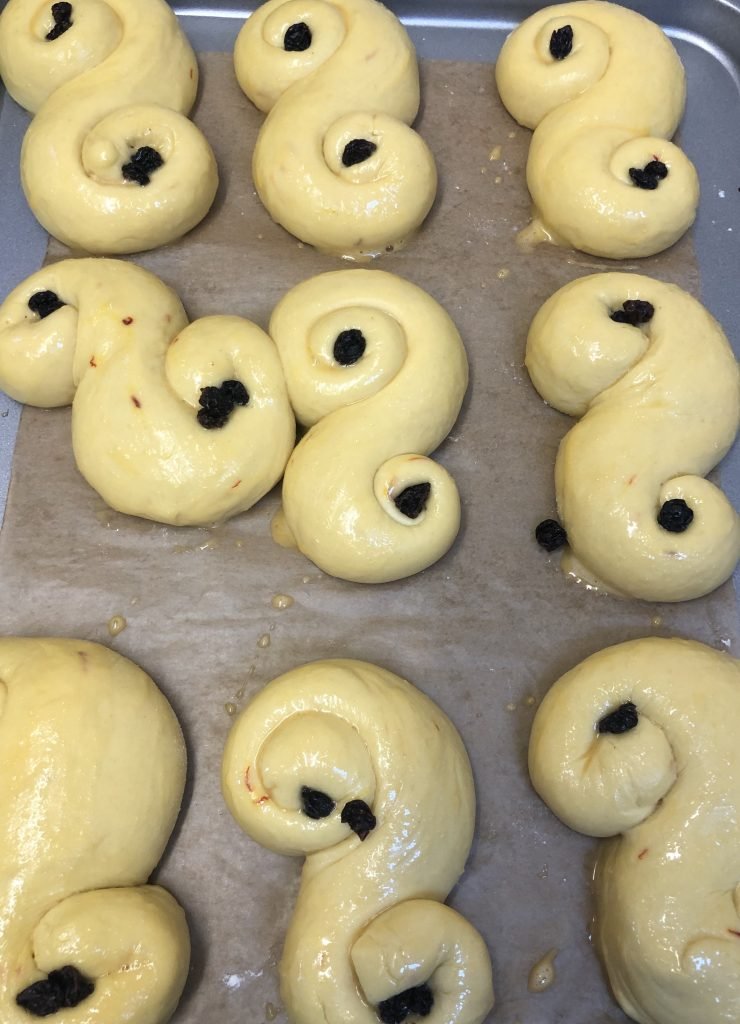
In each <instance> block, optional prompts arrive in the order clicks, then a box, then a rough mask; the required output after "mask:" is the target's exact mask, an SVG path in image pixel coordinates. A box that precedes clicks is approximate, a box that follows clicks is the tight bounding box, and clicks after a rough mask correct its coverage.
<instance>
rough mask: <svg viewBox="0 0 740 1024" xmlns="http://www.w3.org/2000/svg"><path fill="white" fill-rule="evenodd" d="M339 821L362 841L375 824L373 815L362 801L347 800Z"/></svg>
mask: <svg viewBox="0 0 740 1024" xmlns="http://www.w3.org/2000/svg"><path fill="white" fill-rule="evenodd" d="M341 821H342V824H343V825H349V827H350V828H351V829H352V831H353V832H354V833H355V834H356V835H358V836H359V838H360V839H361V840H363V841H364V840H365V839H367V837H368V836H369V835H370V833H371V832H372V830H373V829H374V828H375V826H376V824H377V821H376V819H375V815H374V814H373V812H372V811H371V810H370V808H369V807H368V806H367V804H366V803H365V801H364V800H349V801H348V802H347V803H346V804H345V805H344V807H343V808H342V814H341Z"/></svg>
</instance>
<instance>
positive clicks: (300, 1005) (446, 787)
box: [222, 660, 493, 1024]
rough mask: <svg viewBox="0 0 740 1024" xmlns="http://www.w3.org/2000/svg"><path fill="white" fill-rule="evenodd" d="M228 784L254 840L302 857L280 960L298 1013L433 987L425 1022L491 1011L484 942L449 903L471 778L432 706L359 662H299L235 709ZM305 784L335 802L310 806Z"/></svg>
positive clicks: (467, 828) (371, 1022)
mask: <svg viewBox="0 0 740 1024" xmlns="http://www.w3.org/2000/svg"><path fill="white" fill-rule="evenodd" d="M222 783H223V792H224V797H225V799H226V802H227V804H228V806H229V809H230V810H231V813H232V814H233V815H234V817H235V818H236V820H237V822H238V823H239V825H240V826H241V827H242V828H243V829H244V830H245V831H246V832H247V833H248V834H249V835H250V836H251V837H252V838H253V839H254V840H256V841H257V842H258V843H260V844H262V845H263V846H266V847H268V848H269V849H271V850H275V851H276V852H278V853H285V854H289V855H293V856H305V857H306V862H305V865H304V868H303V874H302V877H301V886H300V891H299V893H298V899H297V902H296V908H295V912H294V914H293V918H292V921H291V924H290V927H289V930H288V934H287V937H286V941H285V946H284V949H283V955H282V960H281V963H280V978H281V996H282V1000H283V1004H284V1006H285V1008H286V1010H287V1012H288V1015H289V1017H290V1019H291V1021H293V1022H294V1024H340V1022H344V1024H349V1022H352V1024H378V1017H379V1014H380V1009H379V1004H381V1003H382V1002H384V1001H385V1000H387V999H392V998H393V997H398V996H400V995H402V994H403V993H405V992H408V991H409V990H410V989H414V988H418V987H420V986H426V985H428V987H429V988H430V989H431V992H432V997H433V1006H432V1008H431V1012H430V1013H429V1015H428V1016H427V1017H425V1020H427V1021H428V1022H429V1024H479V1022H481V1021H482V1020H483V1019H484V1018H485V1016H486V1014H487V1013H488V1011H489V1010H490V1008H491V1007H492V1005H493V989H492V983H491V964H490V959H489V956H488V951H487V949H486V946H485V944H484V942H483V940H482V938H481V937H480V935H479V934H478V933H477V932H476V931H475V929H474V928H473V927H472V926H471V925H470V924H469V923H468V922H467V921H465V919H464V918H462V917H461V916H460V915H459V914H457V913H456V912H455V911H453V910H451V909H450V908H449V907H446V906H444V905H443V903H442V901H443V900H444V899H446V897H447V895H448V893H449V892H450V890H451V889H452V887H453V886H454V884H455V882H456V881H457V879H458V878H459V876H460V874H461V873H462V871H463V867H464V865H465V860H466V858H467V855H468V852H469V849H470V844H471V841H472V836H473V826H474V818H475V794H474V790H473V780H472V774H471V771H470V765H469V762H468V758H467V754H466V752H465V748H464V746H463V744H462V741H461V739H460V737H459V735H458V733H457V731H456V730H455V728H454V726H453V725H452V723H451V722H450V721H449V719H448V718H447V717H446V716H445V715H444V714H443V713H442V712H441V711H440V709H439V708H438V707H437V706H436V705H435V704H433V703H432V701H430V700H429V699H428V698H427V697H425V696H424V695H423V694H422V693H420V692H419V691H418V690H416V689H415V688H414V687H413V686H411V684H409V683H407V682H406V681H405V680H403V679H400V678H399V677H398V676H395V675H393V674H392V673H390V672H387V671H385V670H383V669H381V668H378V667H377V666H374V665H370V664H368V663H366V662H359V661H349V660H332V661H319V662H314V663H312V664H308V665H303V666H301V667H300V668H297V669H294V670H293V671H291V672H288V673H286V674H285V675H283V676H281V677H280V678H278V679H276V680H273V682H271V683H270V684H268V685H267V686H266V687H265V688H264V689H263V690H262V691H261V692H259V693H258V694H257V695H256V696H255V697H254V698H253V700H252V701H251V702H250V704H249V705H248V706H247V708H246V709H245V710H244V711H243V712H242V714H241V716H240V718H239V719H238V720H237V722H236V723H235V725H234V727H233V729H232V731H231V733H230V735H229V738H228V741H227V745H226V750H225V753H224V760H223V774H222ZM303 787H308V788H309V789H311V790H313V791H317V792H319V793H320V794H321V795H323V796H325V797H327V798H330V799H331V802H332V804H333V809H332V810H330V811H329V809H328V808H324V810H325V811H327V813H326V814H325V815H324V816H322V817H320V818H318V817H317V818H311V817H308V816H307V814H306V813H305V812H304V810H303V809H302V793H303ZM354 801H362V802H363V803H364V804H365V805H366V807H368V808H369V809H370V810H371V812H372V814H373V815H374V817H375V825H374V827H372V828H370V829H369V831H368V832H367V833H366V834H365V835H364V837H363V838H361V833H360V832H359V831H358V833H357V834H355V832H354V831H352V830H351V827H350V825H349V824H345V823H343V822H342V817H343V815H344V812H345V808H347V807H348V805H349V804H350V803H352V802H354ZM381 1019H383V1018H382V1017H381ZM388 1019H390V1018H388ZM396 1019H400V1018H396Z"/></svg>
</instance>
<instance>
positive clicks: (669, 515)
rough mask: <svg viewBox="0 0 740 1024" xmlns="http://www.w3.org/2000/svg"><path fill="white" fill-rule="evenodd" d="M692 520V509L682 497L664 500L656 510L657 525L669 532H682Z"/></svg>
mask: <svg viewBox="0 0 740 1024" xmlns="http://www.w3.org/2000/svg"><path fill="white" fill-rule="evenodd" d="M693 520H694V510H693V509H692V508H690V507H689V506H688V505H687V504H686V502H685V501H684V500H683V498H671V499H670V501H664V502H663V504H662V506H661V509H660V512H658V525H659V526H662V527H663V529H664V530H667V531H668V532H669V533H683V531H684V530H688V528H689V527H690V526H691V523H692V522H693Z"/></svg>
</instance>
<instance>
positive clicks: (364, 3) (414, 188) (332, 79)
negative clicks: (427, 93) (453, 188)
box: [234, 0, 437, 257]
mask: <svg viewBox="0 0 740 1024" xmlns="http://www.w3.org/2000/svg"><path fill="white" fill-rule="evenodd" d="M294 26H305V27H306V28H307V29H308V31H309V33H310V45H309V46H308V48H307V49H305V50H300V51H298V50H286V49H284V46H285V39H286V32H287V31H288V30H290V29H291V28H292V27H294ZM234 64H235V68H236V76H237V78H238V80H239V84H240V86H241V88H242V90H243V91H244V92H245V93H246V95H247V96H248V97H249V99H250V100H251V101H252V102H253V103H254V104H255V106H257V107H258V108H259V109H260V110H262V111H265V112H269V113H268V117H267V120H266V121H265V123H264V125H263V126H262V129H261V130H260V133H259V137H258V139H257V143H256V145H255V149H254V154H253V159H252V174H253V177H254V183H255V187H256V189H257V192H258V193H259V196H260V199H261V200H262V202H263V203H264V205H265V207H266V208H267V210H268V212H269V213H270V216H271V217H272V218H273V220H275V221H277V223H278V224H281V225H282V226H283V227H284V228H286V229H287V230H288V231H290V232H291V233H292V234H293V235H296V236H297V237H298V238H300V239H301V240H302V241H304V242H308V243H310V244H311V245H314V246H317V247H318V248H319V249H323V250H327V251H330V252H334V253H338V254H341V255H346V256H355V257H357V256H368V255H377V254H379V253H381V252H384V251H386V250H388V249H391V248H399V247H400V246H402V245H403V244H404V242H405V241H406V240H407V239H408V237H409V235H411V234H412V233H413V232H414V231H415V230H416V229H417V228H418V227H419V225H420V224H421V222H422V221H423V220H424V218H425V217H426V215H427V213H428V212H429V210H430V208H431V206H432V203H433V202H434V196H435V193H436V188H437V173H436V169H435V166H434V159H433V157H432V155H431V153H430V152H429V149H428V148H427V146H426V144H425V143H424V141H423V140H422V139H421V138H420V137H419V136H418V135H417V134H416V132H414V131H412V129H411V128H410V127H408V126H409V125H410V124H411V122H412V121H413V120H414V118H415V117H416V114H417V112H418V109H419V73H418V68H417V63H416V54H415V52H414V49H413V46H412V45H411V41H410V40H409V38H408V36H407V34H406V31H405V29H404V28H403V27H402V26H401V24H400V22H399V21H398V20H397V19H396V17H395V16H394V15H393V14H391V12H390V11H388V10H387V9H386V8H385V7H383V6H382V4H380V3H376V2H375V0H268V3H265V4H263V5H262V6H261V7H259V8H258V9H257V10H256V11H255V13H254V14H252V15H251V17H250V18H249V19H248V20H247V21H246V23H245V25H244V27H243V28H242V30H241V32H240V34H239V37H238V39H237V42H236V48H235V51H234ZM357 140H361V141H362V142H365V143H371V144H372V145H373V146H374V147H376V148H375V149H374V151H373V152H372V153H370V154H369V155H368V156H366V157H365V158H364V159H362V160H359V161H358V162H356V163H354V164H350V165H349V166H347V165H345V162H344V161H343V155H344V152H345V147H346V146H347V145H348V144H349V143H353V142H356V141H357Z"/></svg>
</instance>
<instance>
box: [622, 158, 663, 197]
mask: <svg viewBox="0 0 740 1024" xmlns="http://www.w3.org/2000/svg"><path fill="white" fill-rule="evenodd" d="M667 177H668V168H667V167H666V165H665V164H664V163H663V162H662V161H661V160H651V161H650V163H649V164H645V166H644V167H630V178H632V180H633V182H634V183H635V185H637V187H638V188H646V189H649V190H650V191H651V192H652V191H653V190H654V189H656V188H657V187H658V185H659V183H660V182H661V181H662V180H663V178H667Z"/></svg>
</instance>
